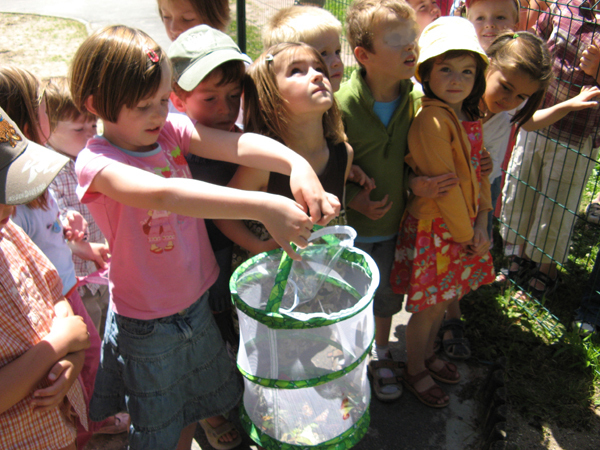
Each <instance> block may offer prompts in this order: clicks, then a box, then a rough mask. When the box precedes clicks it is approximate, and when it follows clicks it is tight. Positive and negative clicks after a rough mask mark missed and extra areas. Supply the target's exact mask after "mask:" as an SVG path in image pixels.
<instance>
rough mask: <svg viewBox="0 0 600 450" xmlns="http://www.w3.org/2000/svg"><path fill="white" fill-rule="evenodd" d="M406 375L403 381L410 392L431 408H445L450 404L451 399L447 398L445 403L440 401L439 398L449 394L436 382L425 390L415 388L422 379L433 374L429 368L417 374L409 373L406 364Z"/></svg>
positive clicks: (404, 366)
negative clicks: (420, 390)
mask: <svg viewBox="0 0 600 450" xmlns="http://www.w3.org/2000/svg"><path fill="white" fill-rule="evenodd" d="M403 368H404V375H403V377H402V383H403V384H404V386H405V387H406V389H408V390H409V391H410V392H412V393H413V394H414V395H415V397H417V398H418V399H419V401H420V402H421V403H423V404H425V405H427V406H429V407H431V408H445V407H446V406H448V405H449V404H450V400H446V401H445V402H444V403H438V401H439V400H441V399H443V398H444V397H447V394H446V393H445V392H444V390H443V389H442V388H441V387H439V386H438V385H437V384H434V385H433V386H431V387H430V388H428V389H427V390H425V391H423V392H419V391H417V389H416V388H415V384H417V383H418V382H419V381H420V380H422V379H423V378H425V377H427V376H431V374H430V373H429V371H428V370H427V369H425V370H423V371H422V372H419V373H418V374H416V375H409V373H408V369H407V368H406V364H404V365H403Z"/></svg>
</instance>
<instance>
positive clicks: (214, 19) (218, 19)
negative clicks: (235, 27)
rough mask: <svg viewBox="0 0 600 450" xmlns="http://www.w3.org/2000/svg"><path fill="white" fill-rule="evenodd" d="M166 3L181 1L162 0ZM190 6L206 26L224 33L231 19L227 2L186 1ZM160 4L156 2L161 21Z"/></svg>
mask: <svg viewBox="0 0 600 450" xmlns="http://www.w3.org/2000/svg"><path fill="white" fill-rule="evenodd" d="M162 1H168V2H176V1H182V0H162ZM186 1H188V2H189V3H190V5H192V8H194V10H195V11H196V14H198V16H199V17H200V19H201V20H202V23H205V24H206V25H208V26H211V27H213V28H216V29H217V30H220V31H225V29H226V28H227V25H229V21H230V20H231V18H230V17H229V0H186ZM160 2H161V0H158V2H157V3H158V14H159V15H160V19H161V20H162V18H163V15H162V11H161V10H160Z"/></svg>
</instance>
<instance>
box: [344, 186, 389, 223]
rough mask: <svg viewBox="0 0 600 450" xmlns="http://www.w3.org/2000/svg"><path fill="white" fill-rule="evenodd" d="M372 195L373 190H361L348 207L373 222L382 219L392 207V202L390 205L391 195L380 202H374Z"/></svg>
mask: <svg viewBox="0 0 600 450" xmlns="http://www.w3.org/2000/svg"><path fill="white" fill-rule="evenodd" d="M370 194H371V189H369V188H367V187H365V188H363V189H361V191H360V192H359V193H358V194H356V196H355V197H354V198H353V199H352V201H351V202H350V203H348V207H350V208H352V209H353V210H355V211H358V212H359V213H361V214H364V215H365V216H367V217H368V218H369V219H371V220H377V219H381V218H382V217H383V216H385V215H386V213H387V212H388V211H389V210H390V208H391V207H392V202H389V203H388V198H389V195H387V194H386V195H385V197H383V198H382V199H381V200H379V201H372V200H371V197H370Z"/></svg>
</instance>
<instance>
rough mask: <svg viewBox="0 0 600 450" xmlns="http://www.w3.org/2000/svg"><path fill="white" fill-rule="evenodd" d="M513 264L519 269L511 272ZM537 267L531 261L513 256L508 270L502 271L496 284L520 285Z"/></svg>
mask: <svg viewBox="0 0 600 450" xmlns="http://www.w3.org/2000/svg"><path fill="white" fill-rule="evenodd" d="M513 264H517V266H518V267H517V269H515V270H510V268H511V266H512V265H513ZM536 267H537V264H536V263H535V262H534V261H532V260H531V259H526V258H521V257H520V256H517V255H511V257H510V258H509V263H508V267H507V268H503V269H500V274H499V275H498V276H497V277H496V280H495V282H497V283H501V284H507V283H509V282H511V281H512V282H513V283H515V284H519V283H520V282H522V281H523V279H524V278H527V276H528V275H529V274H530V272H531V271H532V270H533V269H535V268H536Z"/></svg>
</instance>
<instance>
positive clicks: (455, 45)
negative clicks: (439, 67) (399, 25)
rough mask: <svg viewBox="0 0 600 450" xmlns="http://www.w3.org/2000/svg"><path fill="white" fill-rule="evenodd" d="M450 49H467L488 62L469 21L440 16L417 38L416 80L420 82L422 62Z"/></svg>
mask: <svg viewBox="0 0 600 450" xmlns="http://www.w3.org/2000/svg"><path fill="white" fill-rule="evenodd" d="M450 50H468V51H471V52H474V53H477V54H479V55H480V56H481V58H482V59H483V61H484V62H485V64H486V65H487V64H489V63H490V61H489V59H488V57H487V55H486V54H485V51H484V50H483V48H482V47H481V45H480V44H479V39H477V32H476V31H475V27H474V26H473V24H472V23H471V22H469V21H468V20H467V19H463V18H462V17H455V16H445V17H440V18H439V19H437V20H435V21H433V22H431V23H430V24H429V25H427V26H426V27H425V29H424V30H423V32H422V33H421V37H420V38H419V60H418V61H417V68H416V72H415V77H416V78H417V80H418V81H419V82H421V77H420V76H419V67H420V66H421V64H422V63H424V62H425V61H427V60H428V59H431V58H436V57H438V56H440V55H443V54H444V53H446V52H448V51H450Z"/></svg>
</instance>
